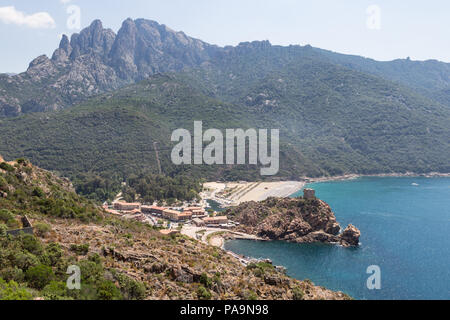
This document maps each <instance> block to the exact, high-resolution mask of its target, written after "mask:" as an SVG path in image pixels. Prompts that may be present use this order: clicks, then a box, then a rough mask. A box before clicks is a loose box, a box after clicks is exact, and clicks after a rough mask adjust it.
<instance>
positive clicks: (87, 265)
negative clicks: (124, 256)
mask: <svg viewBox="0 0 450 320" xmlns="http://www.w3.org/2000/svg"><path fill="white" fill-rule="evenodd" d="M78 266H79V267H80V271H81V280H82V282H83V283H95V282H97V281H99V280H100V279H102V277H103V267H102V265H101V264H99V263H95V262H93V261H89V260H82V261H80V262H79V264H78Z"/></svg>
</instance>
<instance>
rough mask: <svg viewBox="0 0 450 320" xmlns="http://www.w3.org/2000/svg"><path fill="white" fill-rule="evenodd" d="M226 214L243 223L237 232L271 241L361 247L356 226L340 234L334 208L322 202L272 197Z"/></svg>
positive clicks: (299, 198) (247, 204) (239, 207)
mask: <svg viewBox="0 0 450 320" xmlns="http://www.w3.org/2000/svg"><path fill="white" fill-rule="evenodd" d="M226 214H227V215H228V217H229V218H230V219H232V220H234V221H236V222H239V223H240V225H239V226H238V227H237V228H236V229H237V230H239V231H242V232H247V233H251V234H255V235H257V236H259V237H262V238H266V239H270V240H284V241H290V242H297V243H311V242H327V243H339V244H341V245H343V246H357V245H358V244H359V237H360V234H361V233H360V231H359V230H358V229H357V228H356V227H354V226H353V225H349V226H348V227H347V228H346V229H345V230H344V232H342V233H340V230H341V227H340V225H339V223H338V222H337V221H336V217H335V216H334V213H333V211H332V210H331V208H330V206H329V205H328V204H327V203H325V202H324V201H322V200H319V199H304V198H303V197H298V198H269V199H267V200H265V201H263V202H247V203H243V204H241V205H239V206H238V207H235V208H232V209H229V210H228V211H227V212H226Z"/></svg>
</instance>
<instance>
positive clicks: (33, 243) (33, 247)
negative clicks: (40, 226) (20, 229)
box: [20, 234, 43, 255]
mask: <svg viewBox="0 0 450 320" xmlns="http://www.w3.org/2000/svg"><path fill="white" fill-rule="evenodd" d="M20 239H21V242H22V247H23V248H24V249H25V250H27V251H28V252H30V253H32V254H34V255H40V254H42V251H43V248H42V244H41V243H40V242H39V240H38V239H37V238H36V237H35V236H33V235H31V234H24V235H22V236H21V238H20Z"/></svg>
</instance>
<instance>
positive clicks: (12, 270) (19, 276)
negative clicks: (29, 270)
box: [0, 266, 25, 283]
mask: <svg viewBox="0 0 450 320" xmlns="http://www.w3.org/2000/svg"><path fill="white" fill-rule="evenodd" d="M0 278H2V279H4V280H6V281H16V282H19V283H20V282H23V280H24V279H25V275H24V274H23V271H22V269H19V268H17V266H14V267H7V268H5V269H3V270H1V272H0Z"/></svg>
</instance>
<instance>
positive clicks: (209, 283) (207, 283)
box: [200, 272, 212, 288]
mask: <svg viewBox="0 0 450 320" xmlns="http://www.w3.org/2000/svg"><path fill="white" fill-rule="evenodd" d="M200 283H201V284H202V285H204V286H205V287H206V288H211V286H212V280H211V279H209V278H208V275H207V274H206V273H205V272H203V273H202V274H201V276H200Z"/></svg>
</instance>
